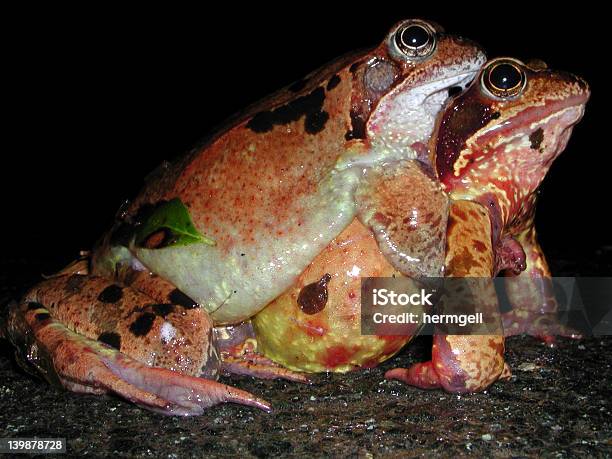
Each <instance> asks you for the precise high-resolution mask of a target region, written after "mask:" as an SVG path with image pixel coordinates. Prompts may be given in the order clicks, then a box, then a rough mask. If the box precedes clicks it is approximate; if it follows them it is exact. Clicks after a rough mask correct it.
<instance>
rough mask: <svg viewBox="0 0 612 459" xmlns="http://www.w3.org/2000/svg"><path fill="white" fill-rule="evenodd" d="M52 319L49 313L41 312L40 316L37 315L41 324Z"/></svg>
mask: <svg viewBox="0 0 612 459" xmlns="http://www.w3.org/2000/svg"><path fill="white" fill-rule="evenodd" d="M50 318H51V315H50V314H49V313H47V312H39V313H38V314H36V320H38V321H39V322H42V321H44V320H47V319H50Z"/></svg>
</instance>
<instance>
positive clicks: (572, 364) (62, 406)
mask: <svg viewBox="0 0 612 459" xmlns="http://www.w3.org/2000/svg"><path fill="white" fill-rule="evenodd" d="M610 255H611V251H610V249H609V248H608V249H604V250H599V251H597V252H595V253H591V254H585V255H584V257H583V259H580V260H579V259H577V258H576V261H572V262H569V261H554V260H555V259H554V257H553V272H554V273H555V274H557V275H570V274H576V273H577V274H582V275H600V276H602V275H610V273H612V269H611V264H612V257H611V256H610ZM572 259H573V258H572ZM48 266H49V265H47V264H45V263H44V262H38V263H32V262H31V260H27V261H26V260H9V261H5V262H3V265H2V266H0V267H1V268H2V271H0V272H1V273H2V274H1V276H2V277H0V286H2V290H0V296H1V295H6V294H9V295H16V294H17V293H18V292H19V291H20V290H21V289H22V288H23V285H24V284H25V283H27V282H31V281H34V280H36V273H38V272H50V271H48ZM55 268H57V267H55ZM24 281H25V282H24ZM11 355H12V353H11V351H10V348H9V347H8V345H7V343H6V342H3V341H0V437H33V436H39V437H63V438H66V439H67V442H68V452H69V454H72V455H76V454H79V455H90V456H94V457H97V456H104V455H110V454H113V455H119V456H125V457H128V456H129V457H133V456H137V457H148V456H153V457H201V456H238V457H243V456H244V457H265V456H285V455H295V456H324V455H331V456H363V457H370V456H381V455H391V456H398V455H401V456H432V455H433V456H444V457H455V456H463V455H474V456H478V457H480V456H483V455H484V456H492V457H525V456H527V457H536V456H544V457H574V456H589V457H592V456H594V457H612V415H611V413H612V390H611V389H612V383H611V381H612V338H611V337H605V338H588V339H583V340H581V341H572V340H568V339H559V341H558V345H557V346H556V347H555V348H548V347H546V346H544V345H543V344H542V343H540V342H538V341H536V340H535V339H532V338H530V337H514V338H510V339H509V340H507V351H506V357H507V361H508V363H509V364H510V366H511V367H512V369H513V377H512V379H511V380H510V381H509V382H500V383H496V384H494V385H493V386H492V387H491V388H490V389H489V390H488V391H486V392H484V393H480V394H471V395H463V396H458V395H451V394H447V393H444V392H441V391H422V390H418V389H415V388H412V387H407V386H405V385H402V384H401V383H399V382H396V381H385V380H384V379H383V374H384V371H385V370H387V369H389V368H391V367H394V366H398V365H401V366H406V365H409V364H411V363H413V362H418V361H421V360H424V359H426V358H427V357H428V340H427V338H425V337H423V338H419V339H417V340H416V341H415V342H413V343H411V344H410V345H408V346H407V348H406V349H405V350H404V351H402V353H401V354H400V355H398V356H397V357H395V358H393V359H391V360H390V361H388V362H386V363H385V364H383V365H381V366H380V367H379V368H375V369H372V370H366V371H361V372H356V373H352V374H348V375H318V376H315V377H314V378H313V383H312V384H310V385H299V384H295V383H286V382H279V381H260V380H254V379H252V378H248V377H232V378H225V380H224V382H227V383H231V384H233V385H235V386H238V387H240V388H243V389H246V390H249V391H251V392H253V393H254V394H257V395H259V396H261V397H263V398H265V399H267V400H269V401H270V402H272V404H273V406H274V412H273V413H272V414H266V413H264V412H261V411H257V410H255V409H251V408H244V407H239V406H233V405H224V406H221V407H216V408H212V409H210V410H208V411H207V412H206V414H205V415H203V416H201V417H196V418H169V417H164V416H161V415H157V414H152V413H149V412H147V411H144V410H142V409H140V408H137V407H135V406H133V405H130V404H129V403H126V402H123V401H121V400H118V399H116V398H113V397H96V396H82V395H74V394H70V393H68V392H65V391H63V390H61V389H57V388H54V387H50V386H48V385H47V384H46V383H44V382H41V381H39V380H37V379H35V378H32V377H30V376H29V375H27V374H25V373H23V372H22V371H21V370H19V369H18V367H17V366H16V364H15V363H14V361H13V360H12V358H11Z"/></svg>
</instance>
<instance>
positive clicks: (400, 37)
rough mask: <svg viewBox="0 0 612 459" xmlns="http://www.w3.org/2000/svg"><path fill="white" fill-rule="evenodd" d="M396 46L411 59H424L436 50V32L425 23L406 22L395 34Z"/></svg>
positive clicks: (417, 21) (418, 21) (416, 21)
mask: <svg viewBox="0 0 612 459" xmlns="http://www.w3.org/2000/svg"><path fill="white" fill-rule="evenodd" d="M394 42H395V45H396V46H397V48H398V49H399V51H401V53H402V54H403V55H404V56H405V57H407V58H409V59H422V58H424V57H427V56H429V55H430V54H431V53H432V52H433V51H434V49H435V48H436V32H435V30H434V28H433V27H432V26H431V25H429V24H428V23H427V22H425V21H420V20H416V19H415V20H410V21H406V22H404V23H403V24H402V25H401V26H400V27H399V28H398V29H397V31H396V32H395V39H394Z"/></svg>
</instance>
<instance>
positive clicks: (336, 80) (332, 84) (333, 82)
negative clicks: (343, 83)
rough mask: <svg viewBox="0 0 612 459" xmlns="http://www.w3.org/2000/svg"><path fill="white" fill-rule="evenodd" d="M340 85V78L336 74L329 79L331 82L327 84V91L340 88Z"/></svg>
mask: <svg viewBox="0 0 612 459" xmlns="http://www.w3.org/2000/svg"><path fill="white" fill-rule="evenodd" d="M339 84H340V76H339V75H338V74H337V73H336V74H335V75H334V76H333V77H331V78H330V79H329V81H328V82H327V90H328V91H331V90H332V89H334V88H335V87H336V86H338V85H339Z"/></svg>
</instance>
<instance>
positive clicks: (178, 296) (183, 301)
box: [168, 288, 198, 309]
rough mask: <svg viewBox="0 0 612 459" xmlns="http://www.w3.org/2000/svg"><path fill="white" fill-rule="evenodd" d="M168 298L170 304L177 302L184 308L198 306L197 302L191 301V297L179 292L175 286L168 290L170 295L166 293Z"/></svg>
mask: <svg viewBox="0 0 612 459" xmlns="http://www.w3.org/2000/svg"><path fill="white" fill-rule="evenodd" d="M168 300H169V301H170V302H171V303H172V304H178V305H179V306H183V307H184V308H186V309H194V308H197V307H198V303H196V302H195V301H193V300H192V299H191V298H189V297H188V296H187V295H185V294H184V293H183V292H181V291H180V290H179V289H178V288H175V289H174V290H172V291H171V292H170V295H168Z"/></svg>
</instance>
